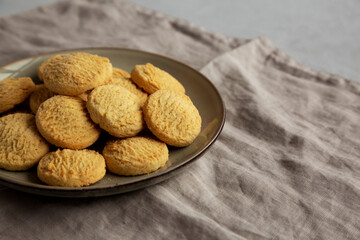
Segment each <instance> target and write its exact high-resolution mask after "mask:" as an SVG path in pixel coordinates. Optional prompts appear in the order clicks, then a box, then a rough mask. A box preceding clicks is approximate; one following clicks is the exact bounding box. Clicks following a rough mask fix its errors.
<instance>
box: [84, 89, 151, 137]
mask: <svg viewBox="0 0 360 240" xmlns="http://www.w3.org/2000/svg"><path fill="white" fill-rule="evenodd" d="M86 107H87V109H88V111H89V113H90V116H91V119H92V120H93V121H94V122H95V123H98V124H99V125H100V127H101V128H102V129H104V130H105V131H107V132H108V133H110V134H111V135H113V136H115V137H121V138H123V137H132V136H135V135H136V134H138V133H139V132H140V131H141V130H142V129H143V127H144V121H143V116H142V111H141V109H140V102H139V99H138V97H137V96H135V95H134V94H132V93H131V92H129V91H128V90H126V89H125V88H123V87H120V86H118V85H104V86H100V87H97V88H95V89H94V90H93V91H92V92H91V93H90V94H89V96H88V101H87V103H86Z"/></svg>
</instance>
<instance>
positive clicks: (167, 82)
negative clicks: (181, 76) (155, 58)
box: [131, 63, 185, 94]
mask: <svg viewBox="0 0 360 240" xmlns="http://www.w3.org/2000/svg"><path fill="white" fill-rule="evenodd" d="M131 79H132V80H133V81H134V82H135V83H136V85H138V86H139V87H140V88H142V89H144V90H145V92H147V93H149V94H152V93H154V92H156V91H157V90H160V89H171V90H174V91H176V92H180V93H185V88H184V87H183V85H181V83H180V82H179V81H178V80H176V79H175V78H174V77H173V76H171V75H170V74H169V73H167V72H165V71H163V70H161V69H160V68H157V67H155V66H154V65H152V64H151V63H147V64H145V65H136V66H135V67H134V68H133V70H132V71H131Z"/></svg>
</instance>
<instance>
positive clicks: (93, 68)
mask: <svg viewBox="0 0 360 240" xmlns="http://www.w3.org/2000/svg"><path fill="white" fill-rule="evenodd" d="M38 72H40V75H39V76H40V77H41V78H42V79H43V80H44V83H45V86H46V87H47V88H48V89H50V90H51V91H53V92H55V93H58V94H62V95H69V96H75V95H80V94H82V93H84V92H86V91H87V90H91V89H93V88H95V87H97V86H100V85H103V84H104V83H105V82H107V81H108V80H109V79H110V78H111V76H112V65H111V63H110V61H109V59H107V58H104V57H100V56H97V55H92V54H88V53H71V54H63V55H56V56H54V57H52V58H51V59H50V60H48V61H45V62H44V66H40V67H39V71H38Z"/></svg>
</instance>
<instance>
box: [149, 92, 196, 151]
mask: <svg viewBox="0 0 360 240" xmlns="http://www.w3.org/2000/svg"><path fill="white" fill-rule="evenodd" d="M143 111H144V119H145V122H146V125H147V126H148V128H149V129H150V131H151V132H152V133H153V134H154V135H155V136H156V137H157V138H159V139H160V140H162V141H164V142H165V143H167V144H169V145H172V146H176V147H184V146H187V145H189V144H191V143H192V142H193V141H194V140H195V138H196V137H197V136H198V135H199V133H200V130H201V117H200V115H199V111H198V110H197V109H196V107H195V106H194V105H193V103H192V102H191V100H190V98H189V97H188V96H186V95H185V94H181V93H177V92H174V91H171V90H167V89H163V90H159V91H157V92H155V93H153V94H151V95H150V96H149V98H148V100H147V101H146V103H145V105H144V107H143Z"/></svg>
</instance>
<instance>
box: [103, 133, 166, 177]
mask: <svg viewBox="0 0 360 240" xmlns="http://www.w3.org/2000/svg"><path fill="white" fill-rule="evenodd" d="M103 156H104V158H105V161H106V166H107V168H108V170H109V171H110V172H112V173H115V174H118V175H140V174H146V173H150V172H153V171H155V170H157V169H159V168H161V167H163V166H164V165H165V163H166V162H167V161H168V159H169V151H168V148H167V146H166V144H165V143H163V142H161V141H159V140H156V139H154V138H150V137H140V136H139V137H132V138H126V139H118V140H115V141H109V142H108V143H107V144H106V146H105V148H104V150H103Z"/></svg>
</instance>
